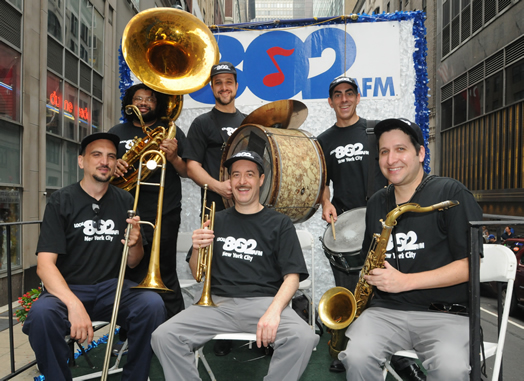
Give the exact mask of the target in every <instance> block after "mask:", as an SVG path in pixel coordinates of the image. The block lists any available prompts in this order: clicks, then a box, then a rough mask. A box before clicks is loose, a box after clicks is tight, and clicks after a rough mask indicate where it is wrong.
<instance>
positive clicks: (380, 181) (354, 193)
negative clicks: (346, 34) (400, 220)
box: [318, 77, 386, 372]
mask: <svg viewBox="0 0 524 381" xmlns="http://www.w3.org/2000/svg"><path fill="white" fill-rule="evenodd" d="M328 102H329V105H330V106H331V108H333V110H334V111H335V115H336V118H337V121H336V123H335V124H334V125H333V126H332V127H330V128H328V129H327V130H326V131H324V132H323V133H322V134H320V135H319V136H318V142H319V143H320V146H321V147H322V150H323V152H324V157H325V159H326V167H327V184H326V185H327V186H326V187H325V190H324V194H323V197H322V219H323V220H325V221H326V222H331V220H332V219H333V220H334V221H336V220H337V217H338V216H339V215H340V214H342V213H343V212H346V211H350V210H351V209H355V208H359V207H363V206H366V202H367V196H368V186H370V182H369V180H368V177H369V173H372V174H373V175H374V178H373V179H372V180H373V181H372V182H371V186H372V188H373V191H372V192H370V193H369V194H372V193H373V192H374V191H376V190H378V189H380V188H382V187H383V186H385V185H386V181H385V179H384V176H382V174H381V173H380V169H379V168H378V165H375V157H374V155H373V154H375V153H376V150H375V149H374V147H373V141H374V139H373V140H370V138H369V136H368V135H367V133H366V129H367V128H368V123H369V124H370V126H369V127H371V125H372V124H374V123H375V122H374V121H369V122H368V121H367V120H366V119H363V118H361V117H359V116H358V115H357V105H358V104H359V103H360V94H359V93H358V86H357V83H356V82H355V80H353V79H352V78H349V77H338V78H335V79H334V80H333V82H331V84H330V85H329V98H328ZM370 165H373V166H374V168H369V166H370ZM370 169H371V170H370ZM330 182H332V183H333V198H332V200H331V201H330V190H329V184H330ZM363 222H364V221H362V223H363ZM328 254H329V253H326V255H328ZM328 258H330V265H331V270H332V271H333V276H334V278H335V284H336V285H337V286H340V287H345V288H347V289H348V290H350V291H354V290H355V287H356V285H357V282H358V278H359V270H358V269H357V270H350V269H349V268H347V266H345V264H344V263H342V262H340V261H337V260H338V258H337V257H334V256H328ZM330 371H332V372H343V371H344V368H343V367H342V364H341V363H340V361H338V360H336V359H335V360H334V361H333V363H332V364H331V366H330Z"/></svg>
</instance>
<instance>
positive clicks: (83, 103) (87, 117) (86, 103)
mask: <svg viewBox="0 0 524 381" xmlns="http://www.w3.org/2000/svg"><path fill="white" fill-rule="evenodd" d="M90 100H91V99H90V97H89V96H88V95H86V94H85V93H83V92H82V91H81V92H80V100H79V108H78V120H79V122H80V137H79V139H78V140H82V139H83V138H85V137H86V136H87V135H91V133H90V132H89V125H90V124H91V107H90V103H91V102H90Z"/></svg>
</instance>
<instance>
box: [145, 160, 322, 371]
mask: <svg viewBox="0 0 524 381" xmlns="http://www.w3.org/2000/svg"><path fill="white" fill-rule="evenodd" d="M224 167H226V168H227V169H228V171H229V175H230V179H231V189H232V193H233V198H234V201H235V206H234V207H233V208H229V209H226V210H223V211H220V212H218V213H217V214H216V216H211V220H210V221H207V222H205V223H204V224H203V226H202V227H201V228H200V229H197V230H195V231H194V233H193V237H192V238H193V250H192V255H191V258H190V260H189V266H190V268H191V271H192V273H193V276H195V277H197V273H198V272H199V267H200V266H202V263H200V262H201V261H199V249H203V248H208V247H209V248H210V247H212V248H213V249H214V253H213V250H210V252H211V253H213V254H212V258H211V261H210V262H211V266H208V265H206V266H205V270H204V271H206V274H205V276H206V278H209V277H210V279H211V296H212V299H213V300H212V302H211V303H210V304H209V305H193V306H191V307H189V308H187V309H186V310H184V311H182V312H180V313H179V314H178V315H176V316H174V317H173V318H171V319H170V320H168V321H167V322H165V323H164V324H162V325H161V326H160V327H159V328H158V329H157V330H156V331H155V332H154V333H153V336H152V340H151V344H152V346H153V350H154V351H155V354H156V355H157V357H158V359H159V360H160V363H161V364H162V368H163V370H164V376H165V378H166V380H184V381H189V380H200V378H199V375H198V370H197V367H196V364H195V356H194V352H195V351H196V350H198V348H200V347H201V346H203V345H204V344H205V343H206V342H208V341H209V340H211V339H212V338H213V337H214V336H215V335H216V334H219V333H234V332H247V333H256V338H257V346H258V347H259V348H260V347H261V346H262V345H263V346H269V345H270V344H272V345H273V346H274V350H275V352H274V354H273V357H272V359H271V363H270V366H269V371H268V374H267V376H266V377H265V378H264V379H265V380H278V381H281V380H298V379H299V378H300V376H301V375H302V373H303V372H304V370H305V368H306V366H307V363H308V361H309V358H310V356H311V352H312V350H313V348H314V347H315V346H316V344H317V343H318V336H317V335H315V333H314V331H313V330H312V329H311V327H310V326H309V325H308V324H307V323H306V322H305V321H303V320H302V319H301V318H300V317H299V316H298V315H297V314H296V313H295V311H293V310H292V309H291V308H290V307H289V301H290V300H291V298H292V297H293V295H294V294H295V292H296V291H297V289H298V284H299V281H300V280H303V279H306V278H307V276H308V273H307V267H306V264H305V262H304V257H303V254H302V250H301V248H300V243H299V241H298V237H297V234H296V231H295V228H294V226H293V224H292V223H291V220H290V219H289V217H287V216H285V215H283V214H280V213H278V212H276V211H274V210H272V209H267V208H265V207H264V206H263V205H261V204H260V202H259V193H260V187H261V186H262V184H263V182H264V170H263V161H262V158H261V157H260V156H259V155H258V154H257V153H255V152H252V151H240V152H238V153H236V154H235V155H233V156H232V157H231V158H229V159H228V160H227V161H226V162H225V163H224ZM211 209H213V206H212V207H211ZM211 221H214V230H211V229H208V226H210V223H211ZM211 245H212V246H211ZM209 268H211V271H209ZM202 299H205V298H204V295H203V296H202ZM202 299H201V300H202ZM213 304H214V305H216V307H213V306H212V305H213Z"/></svg>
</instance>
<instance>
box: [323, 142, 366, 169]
mask: <svg viewBox="0 0 524 381" xmlns="http://www.w3.org/2000/svg"><path fill="white" fill-rule="evenodd" d="M329 154H330V155H335V158H336V159H337V160H338V163H339V164H340V163H347V162H350V161H361V160H362V158H363V157H364V155H367V156H369V151H365V150H364V146H363V145H362V143H355V144H347V145H345V146H338V147H337V148H335V149H334V150H332V151H331V152H330V153H329Z"/></svg>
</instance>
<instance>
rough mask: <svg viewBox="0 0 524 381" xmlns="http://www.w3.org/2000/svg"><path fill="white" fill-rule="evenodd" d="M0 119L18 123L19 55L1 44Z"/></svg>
mask: <svg viewBox="0 0 524 381" xmlns="http://www.w3.org/2000/svg"><path fill="white" fill-rule="evenodd" d="M0 117H3V118H8V119H11V120H14V121H17V122H20V53H18V52H16V51H15V50H13V49H11V48H9V47H7V46H6V45H4V44H2V43H1V42H0Z"/></svg>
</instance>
